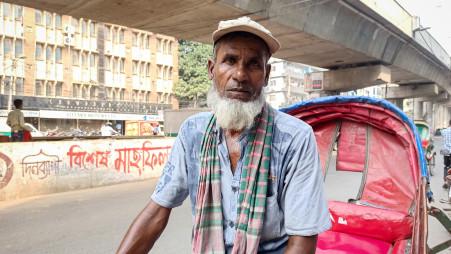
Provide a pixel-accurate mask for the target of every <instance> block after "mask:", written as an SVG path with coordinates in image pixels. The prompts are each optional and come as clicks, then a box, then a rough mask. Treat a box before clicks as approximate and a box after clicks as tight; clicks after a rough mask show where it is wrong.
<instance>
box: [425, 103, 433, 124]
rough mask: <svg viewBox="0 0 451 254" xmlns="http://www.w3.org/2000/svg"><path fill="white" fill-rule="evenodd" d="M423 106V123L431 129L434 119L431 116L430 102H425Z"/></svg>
mask: <svg viewBox="0 0 451 254" xmlns="http://www.w3.org/2000/svg"><path fill="white" fill-rule="evenodd" d="M424 105H425V106H426V119H425V121H426V122H427V123H428V124H429V126H430V127H431V128H433V126H434V120H433V119H434V117H433V116H432V112H433V111H432V101H425V102H424Z"/></svg>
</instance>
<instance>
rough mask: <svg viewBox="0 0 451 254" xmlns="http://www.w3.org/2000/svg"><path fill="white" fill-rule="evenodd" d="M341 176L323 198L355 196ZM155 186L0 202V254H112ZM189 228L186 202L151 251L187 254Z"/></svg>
mask: <svg viewBox="0 0 451 254" xmlns="http://www.w3.org/2000/svg"><path fill="white" fill-rule="evenodd" d="M441 144H442V139H441V137H439V138H436V141H435V145H436V150H437V151H438V150H439V147H441ZM436 163H437V166H436V173H437V174H435V175H434V176H433V177H431V188H432V190H433V192H434V195H435V199H436V200H437V201H436V202H435V203H434V204H433V205H434V206H437V207H439V208H450V205H449V204H442V203H440V202H438V200H440V199H441V198H445V197H446V191H444V190H443V189H442V188H441V185H442V168H443V167H442V165H443V158H442V157H441V156H437V162H436ZM332 165H335V163H333V162H332ZM340 174H341V175H338V173H337V172H336V171H335V170H334V169H331V170H330V171H329V173H328V175H327V178H326V186H330V187H331V188H327V189H328V190H332V189H333V190H340V192H337V191H334V192H332V191H328V193H327V195H328V198H333V199H335V200H342V201H347V199H348V198H351V197H355V195H356V193H355V190H356V188H357V190H358V187H359V185H360V179H361V176H360V175H358V174H357V175H356V174H354V173H353V172H340ZM343 174H347V175H343ZM343 177H345V178H343ZM340 179H341V180H340ZM342 179H346V181H343V180H342ZM155 184H156V180H155V179H154V180H149V181H143V182H136V183H128V184H120V185H113V186H107V187H100V188H94V189H88V190H80V191H72V192H65V193H57V194H51V195H44V196H37V197H32V198H26V199H21V200H16V201H3V202H0V229H1V231H2V233H1V234H0V250H1V251H0V252H1V253H33V254H44V253H58V254H59V253H71V254H72V253H73V254H78V253H80V254H85V253H100V254H101V253H114V252H115V251H116V249H117V247H118V245H119V243H120V241H121V240H122V237H123V236H124V234H125V232H126V231H127V229H128V227H129V225H130V224H131V222H132V221H133V219H134V218H135V216H136V215H137V214H138V213H139V212H140V211H141V209H142V208H143V207H144V206H145V205H146V204H147V202H148V201H149V198H150V195H151V193H152V191H153V189H154V187H155ZM447 214H448V216H451V214H450V213H449V212H447ZM429 219H430V220H429V222H430V232H429V244H430V246H434V245H435V244H437V243H440V242H442V241H445V240H447V239H450V234H449V233H447V232H446V230H445V229H444V228H443V227H442V226H441V225H440V224H438V222H437V221H436V219H435V218H432V217H429ZM191 227H192V220H191V216H190V207H189V202H188V200H187V201H185V203H184V204H183V205H182V206H181V207H180V208H176V209H173V211H172V214H171V219H170V221H169V224H168V226H167V228H166V230H165V232H164V233H163V234H162V236H161V237H160V240H159V241H158V242H157V243H156V245H155V247H154V249H153V250H152V251H151V253H165V254H166V253H168V254H182V253H189V252H190V251H189V250H190V240H191ZM442 253H451V251H445V252H442Z"/></svg>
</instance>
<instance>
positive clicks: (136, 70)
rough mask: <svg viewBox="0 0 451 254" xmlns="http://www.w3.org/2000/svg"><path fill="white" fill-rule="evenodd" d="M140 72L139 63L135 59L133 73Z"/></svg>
mask: <svg viewBox="0 0 451 254" xmlns="http://www.w3.org/2000/svg"><path fill="white" fill-rule="evenodd" d="M137 72H138V63H136V61H133V63H132V73H133V74H137Z"/></svg>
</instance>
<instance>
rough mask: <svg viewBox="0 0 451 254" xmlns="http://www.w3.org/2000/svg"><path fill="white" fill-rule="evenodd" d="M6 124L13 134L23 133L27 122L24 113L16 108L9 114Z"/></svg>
mask: <svg viewBox="0 0 451 254" xmlns="http://www.w3.org/2000/svg"><path fill="white" fill-rule="evenodd" d="M6 124H7V125H8V126H9V127H11V132H15V131H23V130H24V129H25V121H24V119H23V113H22V111H21V110H20V109H17V108H16V109H14V110H13V111H11V112H9V114H8V120H6Z"/></svg>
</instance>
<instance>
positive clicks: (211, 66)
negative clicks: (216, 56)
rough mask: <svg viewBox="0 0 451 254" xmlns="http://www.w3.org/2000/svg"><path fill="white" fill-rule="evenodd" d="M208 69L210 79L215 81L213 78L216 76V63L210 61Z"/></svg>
mask: <svg viewBox="0 0 451 254" xmlns="http://www.w3.org/2000/svg"><path fill="white" fill-rule="evenodd" d="M207 68H208V78H209V79H210V80H213V78H214V76H215V74H214V72H215V61H214V60H213V59H210V60H208V66H207Z"/></svg>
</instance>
